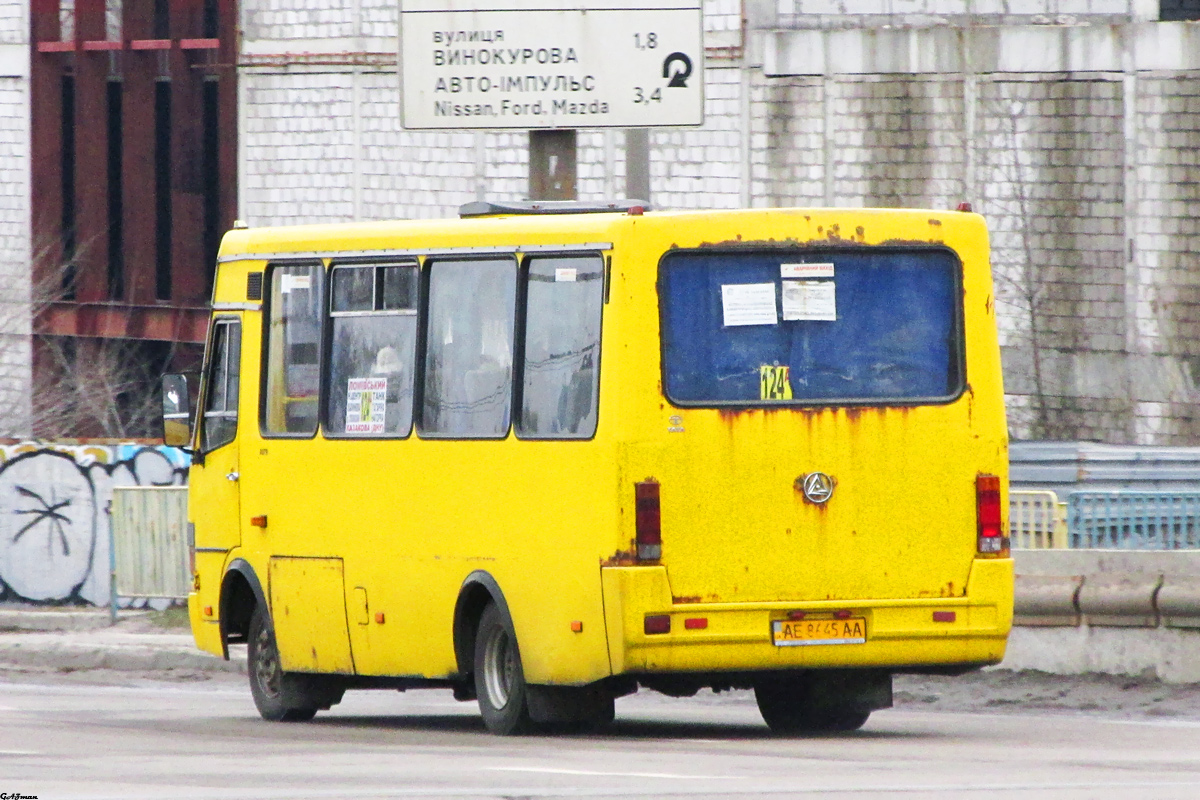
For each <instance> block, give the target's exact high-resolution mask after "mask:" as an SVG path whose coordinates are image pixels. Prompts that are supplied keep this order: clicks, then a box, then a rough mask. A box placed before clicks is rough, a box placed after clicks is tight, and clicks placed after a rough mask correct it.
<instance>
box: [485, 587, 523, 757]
mask: <svg viewBox="0 0 1200 800" xmlns="http://www.w3.org/2000/svg"><path fill="white" fill-rule="evenodd" d="M475 693H476V695H477V696H478V697H479V710H480V712H482V714H483V724H484V725H486V726H487V729H488V730H489V731H491V732H492V733H495V734H499V735H501V736H509V735H512V734H519V733H526V732H528V731H529V730H530V728H531V727H532V723H531V722H530V719H529V709H528V707H527V705H526V702H525V699H526V688H525V673H524V671H523V670H522V669H521V654H520V652H519V651H518V650H517V637H516V636H515V635H514V633H513V628H512V622H511V621H509V620H508V619H507V618H506V617H505V615H504V614H503V613H501V611H500V609H498V608H497V607H496V604H495V603H489V604H488V606H487V608H485V609H484V610H483V615H482V616H481V617H480V618H479V629H478V631H477V633H476V635H475Z"/></svg>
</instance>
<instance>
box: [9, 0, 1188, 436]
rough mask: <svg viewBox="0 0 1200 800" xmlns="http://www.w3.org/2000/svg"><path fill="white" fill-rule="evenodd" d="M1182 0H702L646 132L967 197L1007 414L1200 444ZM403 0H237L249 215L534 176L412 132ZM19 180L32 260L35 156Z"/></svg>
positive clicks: (722, 189)
mask: <svg viewBox="0 0 1200 800" xmlns="http://www.w3.org/2000/svg"><path fill="white" fill-rule="evenodd" d="M112 2H113V0H110V4H111V3H112ZM1189 2H1192V0H1029V2H1024V3H1022V2H1015V1H1014V0H745V2H744V3H743V2H739V0H705V3H704V11H705V18H704V19H705V22H704V25H705V44H706V47H707V59H706V65H705V81H706V84H705V96H706V109H705V110H706V116H705V122H704V124H703V125H702V126H701V127H699V128H687V129H669V130H668V129H664V130H658V131H654V132H652V133H651V137H650V140H651V158H650V174H651V195H652V196H651V198H650V199H651V201H652V203H653V204H654V205H655V206H656V207H667V208H732V207H738V206H785V205H814V206H819V205H830V206H861V205H869V206H930V207H934V208H953V207H955V206H956V205H957V204H958V203H959V202H961V201H969V202H971V203H972V204H973V205H974V208H975V210H977V211H980V212H982V213H983V214H984V215H985V216H986V217H987V218H988V220H989V223H990V226H991V228H992V231H993V248H994V251H993V260H994V264H995V267H996V272H997V294H998V307H999V310H1000V315H1001V325H1002V335H1003V342H1004V358H1005V369H1006V381H1007V386H1008V389H1009V392H1010V395H1009V401H1010V402H1009V407H1010V411H1011V426H1012V432H1013V434H1014V435H1015V436H1034V437H1047V438H1082V439H1097V440H1104V441H1111V442H1142V443H1157V444H1197V443H1200V419H1197V416H1196V414H1195V413H1194V412H1193V411H1192V409H1193V407H1194V406H1195V405H1196V401H1197V400H1198V399H1200V388H1198V382H1200V343H1198V341H1197V340H1198V339H1200V155H1198V154H1200V24H1196V23H1189V22H1160V21H1158V19H1159V18H1160V14H1161V15H1162V16H1163V17H1172V16H1174V17H1176V18H1177V17H1178V16H1179V14H1181V13H1184V12H1186V11H1187V8H1185V6H1187V3H1189ZM1169 3H1173V4H1174V5H1171V6H1170V8H1171V11H1170V13H1168V5H1169ZM398 5H399V4H398V3H396V2H395V0H387V1H386V2H382V1H381V0H338V1H337V2H333V3H331V2H321V1H320V0H243V2H242V3H241V8H240V10H239V20H240V26H241V39H240V50H239V53H238V57H237V68H236V76H237V86H238V89H237V91H238V112H237V113H238V126H237V127H238V130H237V138H238V147H237V180H238V191H237V210H238V216H239V217H241V218H243V219H245V220H246V221H247V222H248V223H249V224H251V225H263V224H286V223H301V222H313V221H338V220H352V219H378V218H390V217H434V216H451V215H453V214H454V213H455V212H456V209H457V207H458V206H459V205H460V204H462V203H464V202H467V201H470V200H474V199H478V198H481V197H487V198H490V199H516V198H522V197H525V196H526V194H527V192H528V159H529V154H528V137H527V135H526V134H525V133H524V132H519V131H517V132H478V133H476V132H470V131H446V132H415V131H405V130H403V129H402V128H401V126H400V114H399V105H400V86H399V78H398V74H397V67H396V63H397V59H396V50H397V36H398V31H399V24H400V23H399V13H398ZM1189 8H1190V6H1189ZM11 9H16V11H12V10H11ZM21 9H22V6H21V5H20V3H14V2H13V1H12V0H0V42H12V43H15V45H16V46H20V43H21V42H22V41H24V40H23V39H22V36H24V35H25V31H26V30H27V25H26V24H25V23H24V22H23V21H22V13H21ZM1180 9H1183V11H1180ZM1189 13H1190V12H1189ZM1196 16H1200V8H1197V14H1196ZM4 46H6V45H2V44H0V47H4ZM3 52H5V51H3V50H0V65H3V64H6V63H8V62H7V61H6V60H5V59H4V57H3V56H2V53H3ZM10 71H11V70H10ZM23 85H24V84H23V83H22V79H21V77H20V76H15V77H13V76H8V77H5V75H4V74H0V136H3V137H4V138H3V139H0V147H7V146H10V143H15V146H16V147H17V148H18V150H20V149H21V148H22V147H24V145H23V144H22V143H21V138H20V137H21V136H23V135H24V134H23V131H25V130H27V124H26V123H25V122H23V121H22V120H23V119H24V117H23V116H22V112H21V102H20V97H21V95H20V92H21V91H22V87H23ZM13 98H17V99H16V102H14V101H13ZM22 152H23V151H22ZM18 158H19V156H18ZM13 163H15V162H14V161H12V160H11V159H7V158H6V159H4V160H3V161H0V171H4V170H7V169H10V165H11V164H13ZM8 174H9V173H8V172H5V173H4V175H5V177H4V183H3V186H4V190H3V191H4V193H3V194H2V195H0V252H3V253H4V254H5V255H4V258H5V259H6V261H5V263H17V262H20V259H21V258H22V257H23V256H24V254H25V253H27V252H28V250H29V247H30V244H29V242H28V241H27V239H22V237H21V235H20V226H19V222H16V223H14V222H12V221H11V220H13V219H17V218H19V216H20V214H22V213H25V212H24V211H22V208H24V206H22V205H21V204H22V203H24V202H25V200H23V198H24V197H26V196H27V192H24V190H22V189H21V188H20V183H21V177H20V176H21V175H27V174H28V171H27V168H25V167H20V166H18V167H15V168H12V175H13V176H14V177H12V178H9V177H7V176H8ZM14 185H15V186H17V187H18V188H17V189H16V190H13V189H11V187H12V186H14ZM577 186H578V193H579V196H580V198H581V199H585V200H589V199H591V200H598V199H604V198H612V197H618V196H623V195H624V194H625V186H626V169H625V134H624V132H623V131H620V130H613V129H606V130H582V131H580V132H579V137H578V182H577ZM14 215H15V216H14ZM9 254H13V255H9ZM18 351H19V348H18ZM25 358H26V360H28V359H27V356H26V357H25ZM13 360H14V361H15V362H19V361H20V355H19V352H18V355H17V356H14V357H13ZM0 391H3V389H2V388H0Z"/></svg>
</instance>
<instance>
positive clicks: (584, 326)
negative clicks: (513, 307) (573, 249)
mask: <svg viewBox="0 0 1200 800" xmlns="http://www.w3.org/2000/svg"><path fill="white" fill-rule="evenodd" d="M526 280H527V284H526V303H525V309H526V311H525V314H526V318H525V352H524V356H523V358H522V360H521V363H522V368H523V370H524V376H523V381H522V393H521V414H520V417H519V418H518V421H517V435H518V436H520V437H521V438H524V439H536V438H549V439H589V438H591V437H592V436H593V435H594V434H595V433H596V401H597V398H598V395H599V388H600V383H599V380H598V377H599V367H600V312H601V308H602V306H603V302H602V301H603V299H604V298H603V291H604V262H603V260H602V259H601V257H600V256H599V255H594V256H538V257H532V258H530V259H529V262H528V273H527V279H526Z"/></svg>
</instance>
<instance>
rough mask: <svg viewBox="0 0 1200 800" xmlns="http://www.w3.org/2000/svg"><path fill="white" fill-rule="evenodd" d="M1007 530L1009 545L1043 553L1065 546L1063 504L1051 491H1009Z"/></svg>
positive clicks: (1065, 526) (1065, 523)
mask: <svg viewBox="0 0 1200 800" xmlns="http://www.w3.org/2000/svg"><path fill="white" fill-rule="evenodd" d="M1008 499H1009V513H1008V530H1009V536H1011V537H1012V546H1013V547H1020V548H1024V549H1029V550H1044V549H1049V548H1060V547H1066V546H1067V511H1066V504H1065V503H1060V502H1059V500H1058V495H1056V494H1055V493H1054V492H1031V491H1013V492H1009V495H1008Z"/></svg>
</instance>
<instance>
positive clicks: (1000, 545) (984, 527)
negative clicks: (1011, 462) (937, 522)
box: [975, 475, 1009, 558]
mask: <svg viewBox="0 0 1200 800" xmlns="http://www.w3.org/2000/svg"><path fill="white" fill-rule="evenodd" d="M1002 517H1003V515H1002V514H1001V513H1000V478H998V477H997V476H995V475H979V476H977V477H976V478H975V518H976V519H977V520H978V523H979V525H978V531H979V538H978V545H977V550H978V552H979V554H980V555H987V556H999V557H1001V558H1003V557H1005V556H1007V555H1008V552H1009V551H1008V537H1007V536H1005V535H1004V524H1003V521H1002Z"/></svg>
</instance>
